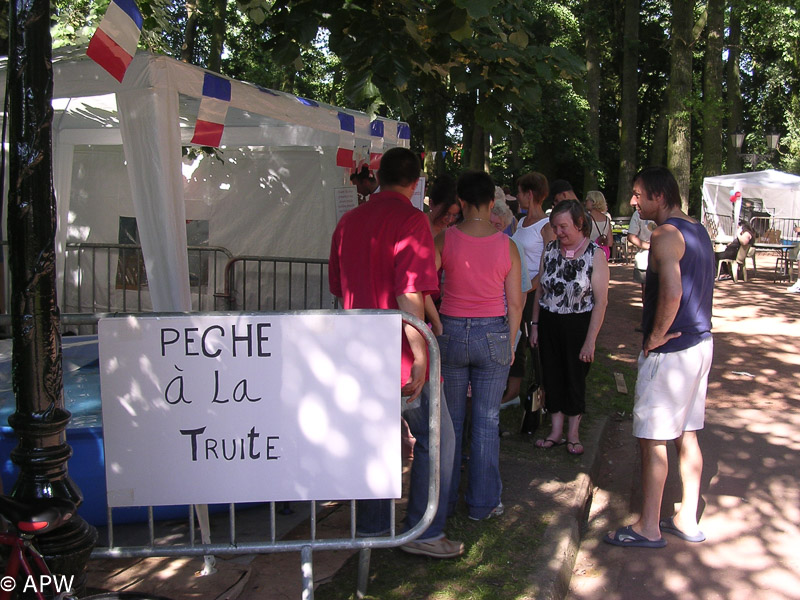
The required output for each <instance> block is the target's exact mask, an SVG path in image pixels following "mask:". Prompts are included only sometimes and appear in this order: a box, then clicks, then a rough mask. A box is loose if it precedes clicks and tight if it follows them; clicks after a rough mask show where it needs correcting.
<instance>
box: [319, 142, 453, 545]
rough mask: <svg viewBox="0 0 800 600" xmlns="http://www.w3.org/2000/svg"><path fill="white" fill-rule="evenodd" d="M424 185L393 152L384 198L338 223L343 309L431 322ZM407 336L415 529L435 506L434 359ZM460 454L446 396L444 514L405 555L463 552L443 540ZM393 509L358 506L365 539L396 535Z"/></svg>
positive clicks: (333, 257) (410, 163)
mask: <svg viewBox="0 0 800 600" xmlns="http://www.w3.org/2000/svg"><path fill="white" fill-rule="evenodd" d="M418 179H419V159H418V158H417V155H416V154H414V153H413V152H412V151H411V150H408V149H407V148H392V149H391V150H389V151H387V152H386V153H385V154H384V155H383V157H382V158H381V163H380V167H379V169H378V181H379V183H380V191H379V192H377V193H373V194H372V195H371V196H370V201H369V202H366V203H364V204H362V205H360V206H358V207H357V208H354V209H352V210H350V211H348V212H347V213H345V215H344V216H343V217H342V219H341V221H339V225H337V227H336V230H335V231H334V232H333V239H332V240H331V254H330V261H329V265H328V273H329V275H328V277H329V281H330V290H331V293H332V294H333V295H335V296H336V297H338V298H340V299H341V300H342V302H343V307H344V308H346V309H349V308H382V309H395V310H397V309H400V310H403V311H405V312H408V313H411V314H412V315H415V316H417V317H419V318H420V319H424V303H423V300H424V294H426V293H429V292H431V291H433V290H438V288H439V280H438V277H437V275H436V259H435V249H434V246H433V237H432V236H431V230H430V225H429V224H428V217H427V216H425V214H424V213H423V212H422V211H420V210H418V209H417V208H415V207H414V206H413V205H412V204H411V200H410V198H411V196H412V195H413V193H414V189H415V188H416V186H417V181H418ZM403 331H404V333H405V335H404V337H403V352H402V371H401V373H402V379H401V381H402V383H403V388H402V395H403V407H402V411H403V417H404V418H405V420H406V421H407V422H408V426H409V428H410V429H411V433H412V435H413V436H414V437H415V438H416V442H415V444H414V461H413V463H412V465H411V483H410V490H409V497H408V509H407V512H406V527H407V528H408V529H410V528H411V527H413V526H414V525H416V524H417V523H418V522H419V521H420V519H421V518H422V515H423V513H424V512H425V508H426V506H427V502H428V474H429V467H430V465H429V464H428V452H429V433H430V432H429V430H428V400H429V397H428V396H429V390H428V384H427V365H428V358H427V347H426V344H425V338H423V336H422V334H421V333H419V332H418V331H417V330H416V329H414V328H413V327H412V326H410V325H404V327H403ZM417 398H419V401H416V400H417ZM430 442H431V443H435V442H434V441H432V440H431V441H430ZM454 451H455V438H454V436H453V422H452V421H451V419H450V413H449V412H448V410H447V402H445V399H444V396H442V401H441V437H440V442H439V452H440V456H439V458H440V479H439V503H438V511H437V513H436V516H435V517H434V520H433V522H432V523H431V525H430V526H429V527H428V529H427V530H426V531H425V532H424V533H423V534H422V535H421V536H420V538H419V539H417V540H415V541H413V542H409V543H407V544H405V545H403V546H401V549H403V550H405V551H406V552H410V553H412V554H422V555H424V556H430V557H432V558H453V557H456V556H459V555H461V554H462V553H463V552H464V544H462V543H461V542H456V541H452V540H449V539H447V537H445V535H444V523H445V520H446V519H447V499H448V496H449V491H450V481H451V477H452V468H453V453H454ZM390 503H391V500H362V501H359V502H358V504H357V517H356V530H357V532H358V533H359V535H362V536H377V535H383V534H385V533H387V532H388V531H389V525H390V522H389V518H390V514H389V509H390Z"/></svg>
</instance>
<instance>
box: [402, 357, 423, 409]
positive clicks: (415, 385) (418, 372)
mask: <svg viewBox="0 0 800 600" xmlns="http://www.w3.org/2000/svg"><path fill="white" fill-rule="evenodd" d="M426 367H427V365H426V364H425V363H422V364H417V362H416V361H415V362H414V364H413V365H411V376H410V377H409V378H408V381H406V383H405V385H404V386H403V387H402V388H401V390H400V393H401V394H402V395H403V396H404V397H405V396H408V400H406V402H407V403H409V404H411V403H412V402H413V401H414V400H416V399H417V396H419V395H420V393H422V387H423V386H424V385H425V371H426V370H427V368H426Z"/></svg>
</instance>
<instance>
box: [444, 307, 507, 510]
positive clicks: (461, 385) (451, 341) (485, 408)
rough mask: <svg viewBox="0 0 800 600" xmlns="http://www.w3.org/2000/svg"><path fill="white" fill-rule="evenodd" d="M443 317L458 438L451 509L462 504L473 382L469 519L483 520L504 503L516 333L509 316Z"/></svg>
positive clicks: (448, 388) (447, 375) (447, 384)
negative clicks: (505, 400)
mask: <svg viewBox="0 0 800 600" xmlns="http://www.w3.org/2000/svg"><path fill="white" fill-rule="evenodd" d="M441 318H442V327H443V329H444V332H443V333H442V335H441V336H439V348H440V350H441V352H442V376H443V377H444V389H445V396H446V398H447V405H448V407H449V408H450V416H451V417H452V419H453V432H454V434H455V437H456V450H455V457H454V464H453V482H452V483H451V486H450V504H449V505H448V509H449V511H450V512H453V511H454V510H455V506H456V503H457V502H458V485H459V479H460V475H461V443H462V436H463V433H464V421H465V419H466V412H467V388H468V387H469V385H470V384H472V411H471V417H472V426H471V429H470V433H471V441H470V451H469V482H468V484H467V494H466V501H467V507H468V509H469V516H470V517H472V518H474V519H483V518H484V517H486V516H487V515H488V514H489V513H490V512H491V511H492V509H493V508H495V507H496V506H497V505H498V504H500V493H501V492H502V489H503V485H502V483H501V481H500V400H501V399H502V397H503V390H504V389H505V387H506V380H507V379H508V369H509V366H510V365H511V356H512V355H511V334H510V332H509V330H508V321H507V320H506V318H505V317H481V318H460V317H448V316H446V315H441Z"/></svg>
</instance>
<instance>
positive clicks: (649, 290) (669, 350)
mask: <svg viewBox="0 0 800 600" xmlns="http://www.w3.org/2000/svg"><path fill="white" fill-rule="evenodd" d="M631 206H632V207H633V208H634V209H635V210H638V211H639V216H640V217H641V218H642V219H651V220H653V221H655V222H656V224H657V225H658V227H656V229H655V231H653V235H652V237H651V238H650V257H649V262H648V266H647V274H646V284H645V297H644V311H643V313H644V314H643V319H642V328H643V329H644V343H643V346H642V352H641V354H640V355H639V376H638V378H637V381H636V394H635V400H634V407H633V435H634V436H636V437H637V438H639V447H640V449H641V453H642V491H643V500H642V513H641V516H640V517H639V520H638V521H636V522H635V523H634V524H633V525H629V526H627V527H622V528H620V529H618V530H617V531H615V532H613V533H611V534H609V535H608V536H606V537H605V538H603V539H604V540H605V541H606V542H608V543H609V544H614V545H616V546H629V547H636V548H663V547H664V546H666V545H667V542H666V540H665V539H663V538H662V537H661V533H662V532H666V533H669V534H672V535H674V536H677V537H679V538H681V539H683V540H686V541H688V542H702V541H703V540H705V535H703V533H702V532H701V531H700V529H699V527H698V525H697V507H698V503H699V500H700V475H701V473H702V470H703V456H702V454H701V452H700V446H699V445H698V443H697V430H699V429H702V428H703V421H704V414H705V400H706V387H707V384H708V372H709V370H710V369H711V356H712V353H713V341H712V339H711V305H712V295H713V291H714V253H713V251H712V248H711V240H710V239H709V237H708V234H707V233H706V230H705V228H704V227H703V226H702V225H700V224H699V223H698V222H697V221H695V220H694V219H691V218H690V217H688V216H687V215H686V214H684V213H683V212H682V211H681V197H680V191H679V189H678V183H677V181H675V178H674V177H673V175H672V173H670V172H669V171H668V170H667V169H665V168H663V167H648V168H646V169H644V170H642V171H641V172H640V173H639V174H638V175H637V176H636V177H635V178H634V180H633V197H632V198H631ZM669 440H673V442H674V443H675V447H676V449H677V451H678V469H679V472H680V476H681V483H682V488H683V492H682V498H681V505H680V508H679V509H678V511H677V512H676V513H675V514H674V515H673V516H671V517H669V518H666V519H661V518H660V511H661V500H662V497H663V495H664V484H665V482H666V479H667V470H668V464H667V462H668V461H667V441H669Z"/></svg>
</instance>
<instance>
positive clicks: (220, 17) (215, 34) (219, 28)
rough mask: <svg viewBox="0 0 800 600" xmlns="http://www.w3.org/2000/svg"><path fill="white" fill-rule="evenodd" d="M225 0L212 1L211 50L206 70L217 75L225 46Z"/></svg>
mask: <svg viewBox="0 0 800 600" xmlns="http://www.w3.org/2000/svg"><path fill="white" fill-rule="evenodd" d="M226 8H227V2H226V0H214V4H213V9H212V10H213V13H212V19H211V48H210V49H209V56H208V69H209V71H214V72H215V73H219V72H220V70H221V68H222V48H223V46H224V45H225V10H226Z"/></svg>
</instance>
